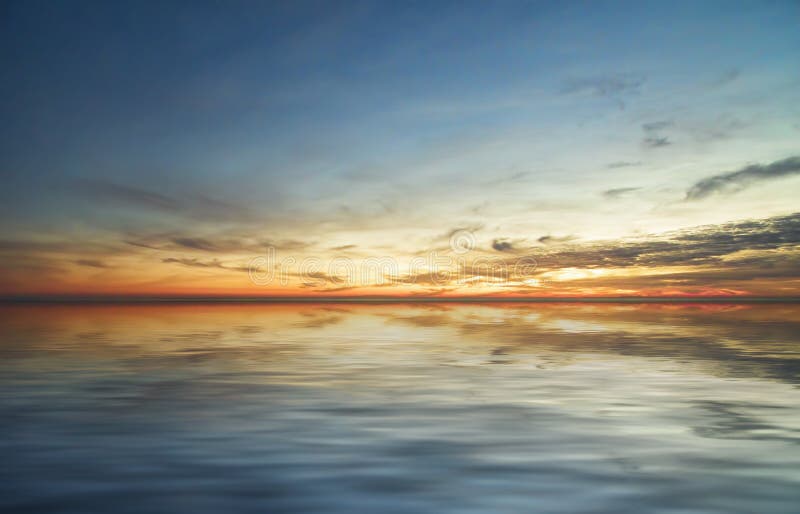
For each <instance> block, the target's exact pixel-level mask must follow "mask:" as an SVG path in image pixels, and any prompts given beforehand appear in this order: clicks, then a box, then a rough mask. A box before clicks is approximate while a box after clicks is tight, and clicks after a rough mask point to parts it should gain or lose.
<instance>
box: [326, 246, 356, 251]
mask: <svg viewBox="0 0 800 514" xmlns="http://www.w3.org/2000/svg"><path fill="white" fill-rule="evenodd" d="M355 248H357V246H356V245H342V246H334V247H332V248H331V250H333V251H335V252H343V251H345V250H353V249H355Z"/></svg>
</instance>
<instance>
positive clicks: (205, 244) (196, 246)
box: [172, 237, 220, 252]
mask: <svg viewBox="0 0 800 514" xmlns="http://www.w3.org/2000/svg"><path fill="white" fill-rule="evenodd" d="M172 242H173V243H175V244H176V245H178V246H182V247H184V248H190V249H192V250H203V251H206V252H216V251H219V249H220V248H219V247H218V246H217V245H216V244H214V243H212V242H211V241H209V240H207V239H202V238H198V237H173V238H172Z"/></svg>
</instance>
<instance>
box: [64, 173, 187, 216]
mask: <svg viewBox="0 0 800 514" xmlns="http://www.w3.org/2000/svg"><path fill="white" fill-rule="evenodd" d="M74 185H75V186H76V187H78V188H80V189H81V190H82V191H83V192H84V193H85V194H87V195H89V196H92V197H94V198H95V199H97V200H108V201H114V202H119V203H123V204H127V205H132V206H139V207H147V208H151V209H158V210H162V211H177V210H178V209H179V205H178V202H176V201H175V199H173V198H170V197H168V196H166V195H163V194H160V193H155V192H153V191H147V190H145V189H141V188H138V187H133V186H126V185H122V184H115V183H113V182H108V181H105V180H97V179H76V180H75V181H74Z"/></svg>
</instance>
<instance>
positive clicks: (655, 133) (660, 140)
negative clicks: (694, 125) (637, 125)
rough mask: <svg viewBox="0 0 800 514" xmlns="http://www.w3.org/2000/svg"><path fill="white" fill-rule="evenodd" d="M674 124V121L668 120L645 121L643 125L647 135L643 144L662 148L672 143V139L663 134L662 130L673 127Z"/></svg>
mask: <svg viewBox="0 0 800 514" xmlns="http://www.w3.org/2000/svg"><path fill="white" fill-rule="evenodd" d="M672 125H673V123H672V121H668V120H663V121H653V122H650V123H644V124H643V125H642V130H643V131H644V134H645V137H644V139H643V140H642V144H644V145H645V146H647V147H649V148H660V147H663V146H669V145H671V144H672V141H670V140H669V138H668V137H667V136H665V135H663V134H662V131H663V130H665V129H667V128H670V127H672Z"/></svg>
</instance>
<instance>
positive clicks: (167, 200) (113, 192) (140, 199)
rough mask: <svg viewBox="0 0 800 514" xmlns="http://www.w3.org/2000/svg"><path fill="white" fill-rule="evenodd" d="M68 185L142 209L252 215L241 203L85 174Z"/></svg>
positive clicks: (205, 216)
mask: <svg viewBox="0 0 800 514" xmlns="http://www.w3.org/2000/svg"><path fill="white" fill-rule="evenodd" d="M71 186H72V188H73V189H75V190H77V191H78V192H79V193H80V194H82V195H84V196H88V197H89V198H91V199H92V200H93V201H97V202H108V203H111V204H113V205H127V206H130V207H135V208H140V209H143V210H152V209H156V210H158V211H161V212H165V213H173V214H176V215H182V216H185V217H188V218H192V219H202V220H213V221H253V219H254V218H255V216H254V215H253V213H252V212H251V211H250V209H248V208H247V207H245V206H243V205H238V204H232V203H228V202H225V201H222V200H219V199H216V198H212V197H210V196H208V195H205V194H200V193H184V194H182V195H180V196H179V197H173V196H169V195H166V194H164V193H158V192H155V191H150V190H147V189H143V188H140V187H135V186H129V185H126V184H117V183H114V182H110V181H107V180H101V179H86V178H79V179H75V180H73V181H72V182H71Z"/></svg>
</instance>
